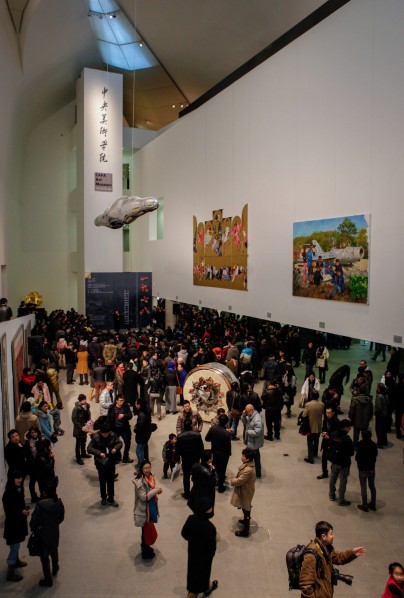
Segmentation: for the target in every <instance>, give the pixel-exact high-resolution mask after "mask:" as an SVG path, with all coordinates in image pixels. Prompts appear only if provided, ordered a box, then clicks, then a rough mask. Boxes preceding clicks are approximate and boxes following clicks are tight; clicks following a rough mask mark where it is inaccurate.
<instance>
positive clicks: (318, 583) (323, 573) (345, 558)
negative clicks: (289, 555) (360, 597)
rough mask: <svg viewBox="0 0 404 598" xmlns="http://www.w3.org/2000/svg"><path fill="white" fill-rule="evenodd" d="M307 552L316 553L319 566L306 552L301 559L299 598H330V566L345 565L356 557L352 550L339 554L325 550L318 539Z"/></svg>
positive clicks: (313, 556)
mask: <svg viewBox="0 0 404 598" xmlns="http://www.w3.org/2000/svg"><path fill="white" fill-rule="evenodd" d="M308 548H309V550H313V551H315V552H317V553H318V555H319V558H320V563H321V565H320V566H319V567H318V566H317V558H318V557H316V556H315V555H314V554H312V553H310V552H306V554H305V555H304V558H303V563H302V569H301V572H300V591H301V594H300V596H301V598H332V596H333V595H334V586H333V585H332V581H331V580H332V566H333V565H345V564H346V563H350V562H351V561H353V560H354V559H355V558H356V557H355V555H354V553H353V551H352V550H344V551H342V552H339V551H337V550H333V549H332V547H331V549H332V550H331V551H329V550H327V547H326V546H324V545H323V544H322V543H321V541H320V540H319V539H318V538H315V539H314V540H313V542H311V543H310V544H309V545H308Z"/></svg>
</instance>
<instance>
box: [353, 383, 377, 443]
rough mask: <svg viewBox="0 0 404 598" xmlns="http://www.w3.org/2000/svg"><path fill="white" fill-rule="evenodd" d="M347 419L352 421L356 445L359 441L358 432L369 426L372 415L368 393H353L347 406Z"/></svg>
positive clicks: (370, 399) (371, 404)
mask: <svg viewBox="0 0 404 598" xmlns="http://www.w3.org/2000/svg"><path fill="white" fill-rule="evenodd" d="M348 417H349V419H350V420H351V422H352V425H353V429H354V433H353V441H354V446H355V447H356V446H357V444H358V441H359V434H360V432H362V431H363V430H367V429H368V428H369V423H370V420H371V419H372V417H373V402H372V398H371V397H369V396H368V395H362V394H358V395H354V396H353V397H352V400H351V404H350V406H349V414H348Z"/></svg>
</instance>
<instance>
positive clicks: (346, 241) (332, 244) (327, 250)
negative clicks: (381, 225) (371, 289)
mask: <svg viewBox="0 0 404 598" xmlns="http://www.w3.org/2000/svg"><path fill="white" fill-rule="evenodd" d="M369 231H370V214H359V215H356V216H343V217H340V218H327V219H324V220H309V221H306V222H294V223H293V295H295V296H296V297H309V298H311V299H327V300H331V301H346V302H347V301H348V302H350V303H364V304H366V303H369V298H368V280H369Z"/></svg>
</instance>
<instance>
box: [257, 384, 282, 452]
mask: <svg viewBox="0 0 404 598" xmlns="http://www.w3.org/2000/svg"><path fill="white" fill-rule="evenodd" d="M261 399H262V406H263V408H264V410H265V422H266V425H267V435H266V436H265V438H266V440H273V439H274V433H275V438H276V440H280V439H281V436H280V434H281V413H282V409H283V393H282V391H281V389H280V387H279V384H278V383H277V382H276V381H275V380H273V381H271V382H268V384H267V385H266V387H265V390H264V392H263V393H262V397H261Z"/></svg>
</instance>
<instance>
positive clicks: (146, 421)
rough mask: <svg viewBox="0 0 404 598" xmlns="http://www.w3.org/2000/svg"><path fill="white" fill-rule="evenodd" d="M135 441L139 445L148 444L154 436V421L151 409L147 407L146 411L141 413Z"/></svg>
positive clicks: (138, 417) (139, 413) (138, 418)
mask: <svg viewBox="0 0 404 598" xmlns="http://www.w3.org/2000/svg"><path fill="white" fill-rule="evenodd" d="M134 430H135V441H136V443H137V444H147V443H148V442H149V440H150V436H151V435H152V421H151V412H150V408H149V407H148V406H146V408H145V411H139V412H138V414H137V422H136V425H135V428H134Z"/></svg>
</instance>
